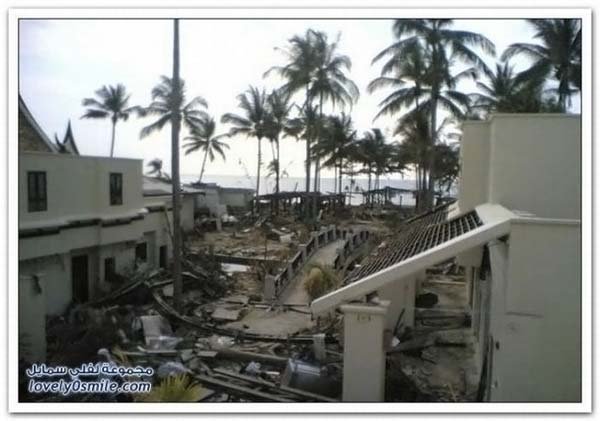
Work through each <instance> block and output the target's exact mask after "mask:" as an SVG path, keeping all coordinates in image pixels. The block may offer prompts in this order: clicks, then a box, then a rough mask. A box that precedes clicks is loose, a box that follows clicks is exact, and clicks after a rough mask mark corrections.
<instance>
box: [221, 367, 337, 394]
mask: <svg viewBox="0 0 600 421" xmlns="http://www.w3.org/2000/svg"><path fill="white" fill-rule="evenodd" d="M213 371H214V372H215V373H219V374H222V375H224V376H227V377H231V378H234V379H239V380H245V381H247V382H250V383H255V384H257V385H262V386H267V387H272V388H276V389H280V390H281V391H282V392H287V393H291V394H293V395H297V396H301V397H304V398H309V399H313V400H316V401H318V402H339V401H337V400H335V399H332V398H330V397H327V396H323V395H318V394H316V393H311V392H307V391H305V390H300V389H296V388H293V387H289V386H280V385H277V384H276V383H273V382H270V381H268V380H265V379H261V378H258V377H250V376H246V375H244V374H238V373H234V372H231V371H228V370H224V369H222V368H215V369H214V370H213Z"/></svg>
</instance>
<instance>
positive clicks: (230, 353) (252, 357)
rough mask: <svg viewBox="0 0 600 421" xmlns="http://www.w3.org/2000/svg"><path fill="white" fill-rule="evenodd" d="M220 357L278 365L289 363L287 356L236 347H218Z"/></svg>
mask: <svg viewBox="0 0 600 421" xmlns="http://www.w3.org/2000/svg"><path fill="white" fill-rule="evenodd" d="M217 351H218V354H217V356H218V357H221V358H230V359H235V360H241V361H258V362H262V363H267V364H273V365H277V366H285V365H286V364H287V360H288V359H287V358H283V357H277V356H275V355H269V354H259V353H257V352H248V351H238V350H236V349H230V348H222V349H218V350H217Z"/></svg>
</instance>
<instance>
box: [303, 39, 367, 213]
mask: <svg viewBox="0 0 600 421" xmlns="http://www.w3.org/2000/svg"><path fill="white" fill-rule="evenodd" d="M316 35H317V37H316V43H315V48H316V55H317V61H316V63H317V68H316V69H315V74H314V78H313V79H314V80H313V82H312V84H311V87H310V96H311V97H313V98H319V115H320V117H321V119H323V103H324V102H325V101H329V102H331V103H332V105H333V107H335V106H336V104H340V105H341V106H342V107H344V106H345V105H350V106H352V104H353V103H354V102H355V101H356V100H357V99H358V96H359V91H358V87H357V86H356V84H355V83H354V82H353V81H352V80H350V79H349V78H348V77H347V76H346V74H345V72H346V71H348V72H349V71H350V70H351V68H352V61H351V60H350V57H348V56H346V55H342V54H339V53H338V52H337V49H338V45H339V41H340V36H339V35H338V37H337V39H336V40H335V41H334V42H332V43H329V41H328V39H327V34H325V33H324V32H321V31H319V32H316ZM318 141H321V139H320V136H319V138H318ZM318 186H319V158H318V157H317V160H316V162H315V179H314V190H315V192H316V191H318ZM315 205H316V203H315Z"/></svg>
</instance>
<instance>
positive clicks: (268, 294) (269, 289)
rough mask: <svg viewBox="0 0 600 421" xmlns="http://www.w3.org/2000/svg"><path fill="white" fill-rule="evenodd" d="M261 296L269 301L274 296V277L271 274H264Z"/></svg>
mask: <svg viewBox="0 0 600 421" xmlns="http://www.w3.org/2000/svg"><path fill="white" fill-rule="evenodd" d="M263 297H264V299H265V300H266V301H271V300H272V299H273V298H274V297H275V277H274V276H273V275H269V274H267V275H265V284H264V288H263Z"/></svg>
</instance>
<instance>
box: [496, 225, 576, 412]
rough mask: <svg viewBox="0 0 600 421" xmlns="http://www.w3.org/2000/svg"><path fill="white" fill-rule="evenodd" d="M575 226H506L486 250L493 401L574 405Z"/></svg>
mask: <svg viewBox="0 0 600 421" xmlns="http://www.w3.org/2000/svg"><path fill="white" fill-rule="evenodd" d="M580 244H581V227H580V224H579V223H578V222H569V221H562V222H557V221H549V220H546V221H544V220H537V221H518V222H513V223H512V231H511V235H510V239H509V244H508V245H504V244H500V243H499V244H496V245H491V246H490V256H491V264H492V295H491V316H490V335H491V337H492V338H493V341H494V342H493V345H492V350H491V351H492V355H493V361H492V378H491V385H490V386H491V387H490V399H491V400H492V401H529V402H531V401H535V402H544V401H561V402H576V401H579V400H580V399H581V376H580V373H581V360H580V359H581V337H580V334H581V325H580V317H581V306H580V300H581V261H580V259H581V249H580Z"/></svg>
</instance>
